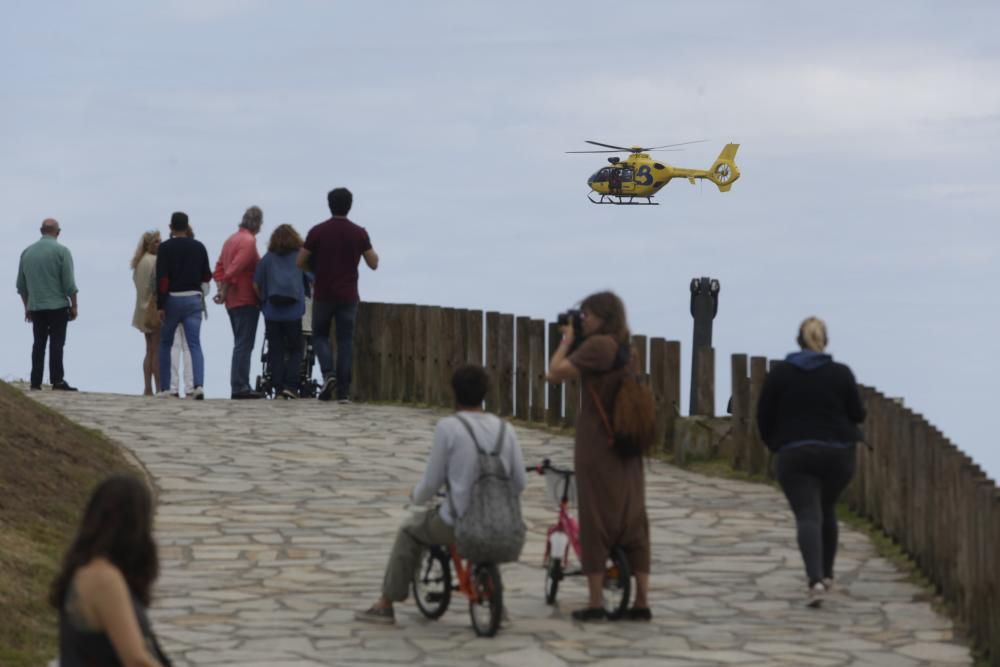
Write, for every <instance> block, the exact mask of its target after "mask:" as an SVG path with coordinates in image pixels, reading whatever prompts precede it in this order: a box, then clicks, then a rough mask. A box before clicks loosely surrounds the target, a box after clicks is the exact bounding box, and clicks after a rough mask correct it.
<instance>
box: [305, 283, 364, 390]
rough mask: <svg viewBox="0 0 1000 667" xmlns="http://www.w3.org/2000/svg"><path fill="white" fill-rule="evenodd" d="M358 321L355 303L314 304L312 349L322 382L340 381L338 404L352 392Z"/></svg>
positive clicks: (321, 302) (316, 302)
mask: <svg viewBox="0 0 1000 667" xmlns="http://www.w3.org/2000/svg"><path fill="white" fill-rule="evenodd" d="M357 318H358V304H356V303H327V302H324V301H314V302H313V321H312V325H313V347H314V348H315V350H316V358H317V359H318V360H319V368H320V370H321V371H322V372H323V380H326V379H327V378H331V377H333V376H334V374H336V377H337V400H340V399H344V398H348V397H349V396H350V390H351V363H352V359H353V357H354V322H355V321H356V320H357ZM331 322H335V323H336V325H337V366H336V370H335V369H334V365H333V351H332V350H331V349H330V324H331Z"/></svg>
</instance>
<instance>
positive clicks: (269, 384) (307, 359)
mask: <svg viewBox="0 0 1000 667" xmlns="http://www.w3.org/2000/svg"><path fill="white" fill-rule="evenodd" d="M302 337H303V339H304V342H303V346H302V363H301V365H300V366H299V397H300V398H316V395H317V394H318V393H319V387H320V383H319V382H317V381H316V380H314V379H313V376H312V371H313V366H314V365H315V363H316V352H315V351H314V350H313V343H312V299H311V298H310V297H309V296H308V295H307V296H306V312H305V314H304V315H303V316H302ZM267 357H268V349H267V337H266V336H265V337H264V343H263V345H261V350H260V363H261V372H260V375H258V376H257V386H256V389H257V391H259V392H260V393H262V394H264V396H266V397H267V398H275V391H274V382H273V381H272V379H271V365H270V363H268V358H267Z"/></svg>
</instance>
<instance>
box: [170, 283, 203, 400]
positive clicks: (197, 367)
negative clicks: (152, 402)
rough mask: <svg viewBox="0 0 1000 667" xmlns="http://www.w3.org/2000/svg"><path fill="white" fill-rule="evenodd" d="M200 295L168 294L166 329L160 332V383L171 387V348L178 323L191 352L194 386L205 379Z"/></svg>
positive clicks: (201, 384)
mask: <svg viewBox="0 0 1000 667" xmlns="http://www.w3.org/2000/svg"><path fill="white" fill-rule="evenodd" d="M201 309H202V305H201V297H200V296H193V295H192V296H174V295H172V294H168V295H167V301H166V304H164V306H163V310H164V320H163V329H162V331H161V332H160V386H161V387H169V386H170V348H171V347H173V346H174V332H176V331H177V327H178V325H180V326H182V327H184V338H185V340H187V344H188V350H189V351H190V352H191V367H192V368H191V371H192V373H191V374H192V375H193V376H194V386H195V387H201V386H203V384H204V382H205V357H204V356H203V355H202V352H201Z"/></svg>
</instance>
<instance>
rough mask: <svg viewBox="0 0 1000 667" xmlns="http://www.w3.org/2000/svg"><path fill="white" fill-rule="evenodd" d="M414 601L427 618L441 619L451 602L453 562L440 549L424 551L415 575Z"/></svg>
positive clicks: (413, 586)
mask: <svg viewBox="0 0 1000 667" xmlns="http://www.w3.org/2000/svg"><path fill="white" fill-rule="evenodd" d="M411 588H412V589H413V599H414V600H416V602H417V608H418V609H420V613H422V614H423V615H424V616H426V617H427V618H441V615H442V614H444V612H445V611H446V610H447V609H448V603H449V602H451V561H450V560H449V559H448V554H446V553H445V552H444V551H443V550H441V549H440V548H438V547H431V548H430V549H426V550H424V553H423V554H422V555H421V556H420V567H419V568H417V572H416V573H415V574H414V575H413V584H412V586H411Z"/></svg>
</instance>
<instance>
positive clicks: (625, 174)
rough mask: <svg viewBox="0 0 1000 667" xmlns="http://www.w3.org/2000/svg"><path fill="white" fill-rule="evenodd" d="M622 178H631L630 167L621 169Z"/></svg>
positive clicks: (629, 179)
mask: <svg viewBox="0 0 1000 667" xmlns="http://www.w3.org/2000/svg"><path fill="white" fill-rule="evenodd" d="M622 180H623V181H631V180H632V170H631V169H622Z"/></svg>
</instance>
